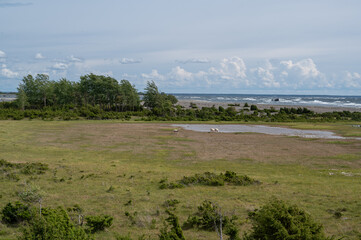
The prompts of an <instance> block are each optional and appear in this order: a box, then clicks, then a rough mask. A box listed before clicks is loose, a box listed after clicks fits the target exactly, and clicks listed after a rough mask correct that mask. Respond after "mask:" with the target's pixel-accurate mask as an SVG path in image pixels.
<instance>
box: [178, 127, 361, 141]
mask: <svg viewBox="0 0 361 240" xmlns="http://www.w3.org/2000/svg"><path fill="white" fill-rule="evenodd" d="M172 126H173V127H181V128H184V129H186V130H191V131H196V132H210V131H211V130H210V129H211V128H217V129H218V130H219V132H223V133H237V132H239V133H246V132H251V133H264V134H269V135H286V136H297V137H304V138H328V139H351V138H345V137H341V136H337V135H335V133H333V132H329V131H317V130H300V129H291V128H282V127H269V126H264V125H243V124H242V125H240V124H229V125H215V124H172ZM353 139H355V138H353ZM358 139H359V138H358Z"/></svg>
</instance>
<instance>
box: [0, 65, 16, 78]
mask: <svg viewBox="0 0 361 240" xmlns="http://www.w3.org/2000/svg"><path fill="white" fill-rule="evenodd" d="M1 75H2V76H4V77H7V78H15V77H17V76H19V73H17V72H13V71H11V70H10V69H8V68H7V67H6V65H5V64H3V65H2V69H1Z"/></svg>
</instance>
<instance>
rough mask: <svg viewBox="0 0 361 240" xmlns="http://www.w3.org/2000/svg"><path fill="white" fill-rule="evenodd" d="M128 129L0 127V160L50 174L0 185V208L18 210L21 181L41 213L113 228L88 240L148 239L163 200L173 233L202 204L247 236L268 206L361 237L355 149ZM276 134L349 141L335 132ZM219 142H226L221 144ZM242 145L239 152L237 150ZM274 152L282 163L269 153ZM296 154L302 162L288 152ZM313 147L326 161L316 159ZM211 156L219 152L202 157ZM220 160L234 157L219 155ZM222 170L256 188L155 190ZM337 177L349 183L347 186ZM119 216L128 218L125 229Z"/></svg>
mask: <svg viewBox="0 0 361 240" xmlns="http://www.w3.org/2000/svg"><path fill="white" fill-rule="evenodd" d="M127 124H128V125H125V124H124V123H119V122H117V121H74V122H62V121H46V122H44V121H0V133H1V134H0V144H1V147H0V159H4V160H6V161H9V162H12V163H24V162H41V163H46V164H48V166H49V170H47V171H46V172H45V174H42V175H38V176H37V177H36V178H31V176H26V175H20V180H19V181H18V182H14V181H6V180H0V181H1V182H0V184H1V188H0V196H1V197H0V207H1V208H2V207H3V206H5V204H6V203H8V202H9V201H15V200H19V198H18V197H17V194H16V192H18V191H21V190H22V189H24V184H25V182H26V181H30V182H31V183H32V184H35V185H36V186H39V187H40V188H41V189H42V191H44V192H45V197H44V200H43V205H44V206H50V207H56V206H63V207H65V208H67V207H71V206H73V205H74V204H79V205H80V206H81V207H82V208H83V209H84V210H85V214H86V215H93V214H95V215H98V214H108V215H111V216H113V217H114V223H113V226H112V227H110V228H109V230H107V231H105V232H100V233H97V234H96V238H97V239H114V233H120V234H122V235H126V234H127V233H130V234H131V235H133V236H140V235H142V234H146V235H150V236H152V237H156V236H157V234H158V233H159V230H158V229H159V228H161V227H162V226H163V220H164V218H165V217H166V214H165V213H164V210H165V208H164V206H163V205H164V202H165V201H166V200H169V199H177V200H179V201H180V203H179V204H178V205H177V206H178V207H177V210H176V213H177V215H178V216H179V218H180V221H181V223H182V222H184V221H185V220H186V219H187V217H188V215H189V214H192V213H194V212H195V211H196V208H197V206H198V205H200V204H201V203H202V202H203V201H204V200H206V199H208V200H211V201H214V202H216V203H217V204H218V205H219V206H221V207H222V211H224V212H226V213H231V212H232V213H233V212H234V213H235V214H237V215H238V216H239V217H240V219H241V220H242V222H243V223H244V224H242V225H240V226H239V228H240V230H241V232H244V231H246V230H247V229H249V227H250V225H249V223H248V222H247V221H246V218H247V213H248V211H250V210H253V209H255V208H258V207H260V206H261V205H263V204H264V203H266V202H267V201H268V200H269V198H270V197H271V196H276V197H278V198H280V199H282V200H286V201H288V202H290V203H294V204H297V205H299V206H300V207H301V208H303V209H305V210H306V211H307V212H309V213H310V214H311V215H312V216H313V217H314V218H315V219H316V220H317V221H318V222H321V223H322V224H323V225H324V226H325V230H326V232H327V234H328V235H336V236H348V237H349V238H350V239H358V234H360V229H361V217H360V216H361V203H360V196H361V181H360V180H361V176H360V175H358V174H359V173H361V167H360V164H361V163H360V161H361V160H360V159H361V158H360V156H361V151H360V150H359V149H360V141H356V140H355V141H352V142H351V143H350V144H342V142H344V141H343V140H340V141H336V142H335V141H329V140H322V139H318V140H314V141H304V139H300V138H288V137H282V136H268V137H267V140H263V141H265V142H264V143H262V144H261V146H256V145H254V143H253V142H250V141H251V138H254V139H255V142H257V141H262V139H264V138H265V136H264V135H261V134H229V135H225V134H219V135H217V134H212V135H209V134H207V133H194V132H188V131H187V132H183V131H181V132H180V133H179V134H177V135H176V134H174V133H173V129H172V128H171V127H170V126H169V125H167V124H165V123H164V122H162V124H155V123H146V124H144V123H142V124H136V123H134V124H133V123H132V124H129V123H127ZM217 124H218V123H217ZM278 125H279V124H278ZM282 125H283V126H287V127H301V128H303V129H305V128H307V129H324V130H334V131H336V132H338V133H340V134H341V133H342V134H346V135H347V134H351V135H352V134H354V133H352V131H351V130H350V129H349V126H348V125H346V124H342V123H335V124H334V123H325V124H324V125H323V124H315V125H313V124H304V123H302V124H294V123H292V124H282ZM122 126H124V127H122ZM318 127H319V128H318ZM356 134H358V133H356ZM223 137H224V138H223ZM227 138H231V139H232V141H230V142H225V139H227ZM242 139H245V140H244V141H245V142H244V143H241V142H240V141H241V140H242ZM231 142H233V143H234V144H235V145H234V146H233V145H232V148H229V149H228V148H227V147H228V145H227V144H230V143H231ZM345 142H347V141H345ZM281 143H282V144H283V145H282V146H281V148H280V149H284V150H283V152H284V153H281V152H280V151H272V149H275V148H277V147H279V146H278V145H279V144H281ZM347 143H348V142H347ZM237 144H239V145H237ZM247 144H250V145H247ZM267 144H268V145H269V146H268V147H267V146H266V145H267ZM297 144H299V146H304V147H305V149H308V150H307V151H308V152H307V151H306V150H303V149H300V150H299V151H292V149H294V147H295V146H298V145H297ZM321 146H323V147H325V149H326V150H327V149H329V151H330V152H328V153H325V154H322V151H321V153H320V152H318V151H317V150H318V149H319V148H320V147H321ZM217 147H219V148H220V149H219V152H218V151H217V152H214V154H213V152H211V154H208V153H207V152H208V151H211V149H212V148H217ZM222 151H223V152H222ZM246 151H248V154H246ZM262 151H265V152H264V154H263V155H257V152H262ZM229 152H232V154H233V155H227V154H228V153H229ZM306 153H307V154H308V155H305V154H306ZM282 154H284V155H282ZM266 157H267V158H266ZM292 159H295V160H294V161H293V160H292ZM291 160H292V161H291ZM227 170H230V171H234V172H236V173H237V175H247V176H249V177H251V178H254V179H257V180H260V181H261V182H262V184H261V185H252V186H242V187H238V186H230V185H226V186H222V187H210V186H191V187H187V188H182V189H164V190H161V189H159V184H158V183H159V181H160V180H161V179H163V178H167V179H168V180H169V181H170V182H173V181H176V180H178V179H181V178H182V177H183V176H193V175H194V174H199V173H204V172H206V171H210V172H214V173H221V172H225V171H227ZM342 172H350V173H353V175H352V176H346V175H344V174H342ZM61 179H63V180H61ZM129 202H131V204H128V203H129ZM340 208H345V209H346V211H344V212H342V217H341V218H339V219H336V218H335V217H334V216H333V211H336V210H337V209H340ZM125 212H129V213H130V214H132V216H133V217H132V219H130V217H129V216H126V215H125ZM135 212H136V213H135ZM0 229H1V231H0V239H16V236H17V235H18V234H19V230H18V229H17V228H12V227H7V226H5V225H0ZM184 234H185V236H186V238H187V239H217V234H216V233H215V232H205V231H196V230H187V231H185V232H184ZM135 239H136V238H135Z"/></svg>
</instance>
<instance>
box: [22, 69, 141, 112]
mask: <svg viewBox="0 0 361 240" xmlns="http://www.w3.org/2000/svg"><path fill="white" fill-rule="evenodd" d="M17 105H18V107H19V108H20V109H22V110H24V109H43V108H46V107H54V108H63V107H65V106H72V107H73V108H74V107H81V106H87V105H90V106H98V107H99V108H100V109H102V110H111V111H128V110H130V111H135V110H139V109H140V98H139V95H138V92H137V90H136V89H135V87H134V85H132V84H131V83H130V82H129V81H127V80H121V81H120V83H119V82H118V81H117V80H116V79H114V78H112V77H108V76H101V75H95V74H88V75H85V76H81V77H80V81H79V82H72V81H69V80H67V79H65V78H62V79H60V80H59V81H51V80H49V76H48V75H45V74H38V75H37V76H36V77H35V78H34V77H33V76H32V75H28V76H26V77H24V78H23V81H22V83H20V85H19V87H18V99H17Z"/></svg>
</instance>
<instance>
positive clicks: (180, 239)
mask: <svg viewBox="0 0 361 240" xmlns="http://www.w3.org/2000/svg"><path fill="white" fill-rule="evenodd" d="M166 213H167V214H168V218H167V219H166V221H167V222H168V224H169V225H170V226H171V229H170V230H168V225H166V224H165V226H164V228H163V229H161V230H160V234H159V240H185V238H184V235H183V231H182V228H181V227H180V225H179V220H178V217H177V216H176V215H175V214H174V213H172V212H170V211H169V210H167V211H166Z"/></svg>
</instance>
